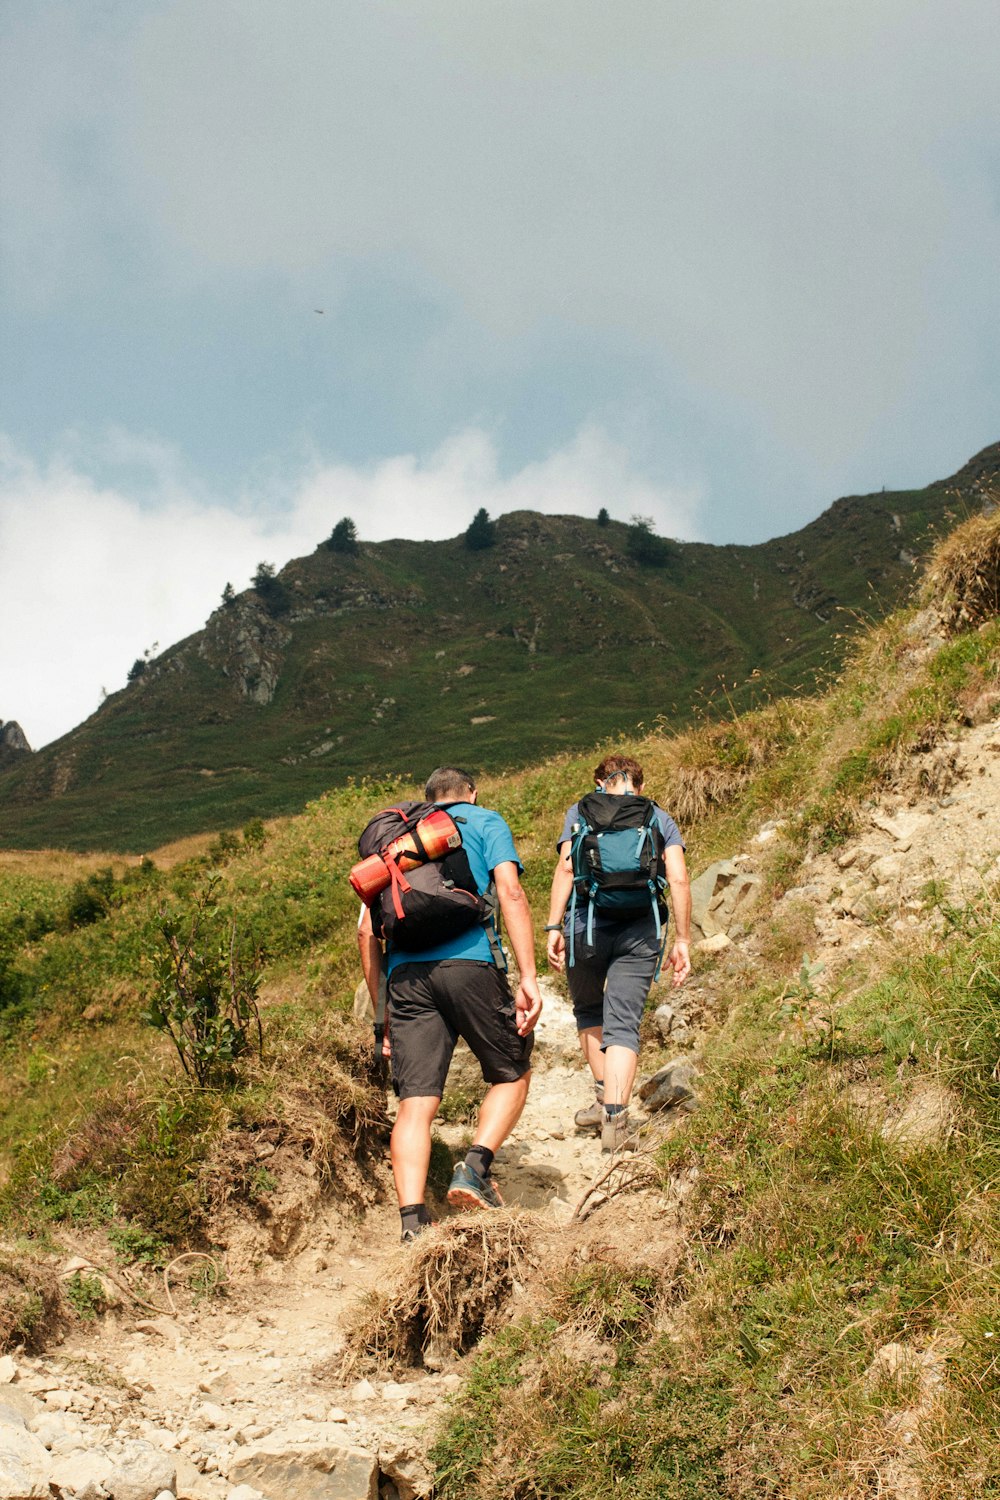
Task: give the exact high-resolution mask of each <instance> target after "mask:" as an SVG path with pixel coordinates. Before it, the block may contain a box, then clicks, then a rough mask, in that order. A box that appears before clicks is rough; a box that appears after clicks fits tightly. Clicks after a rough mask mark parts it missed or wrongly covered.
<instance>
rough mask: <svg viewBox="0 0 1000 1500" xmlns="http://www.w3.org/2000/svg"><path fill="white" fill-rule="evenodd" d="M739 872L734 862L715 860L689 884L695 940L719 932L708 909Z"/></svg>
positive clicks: (717, 925) (716, 923) (730, 860)
mask: <svg viewBox="0 0 1000 1500" xmlns="http://www.w3.org/2000/svg"><path fill="white" fill-rule="evenodd" d="M738 874H739V870H738V869H737V867H736V862H735V860H732V859H717V860H716V861H715V863H714V864H713V865H709V867H708V869H707V870H703V871H702V873H701V874H700V875H699V876H698V878H697V880H692V882H691V926H692V928H693V929H695V931H694V932H693V936H694V937H696V938H706V937H711V936H712V935H713V934H714V933H716V932H718V931H719V930H720V928H719V924H718V922H716V921H715V919H714V918H713V917H712V916H711V915H710V913H709V908H710V907H711V905H712V902H713V901H714V900H715V898H716V897H717V896H718V895H719V894H720V893H721V892H722V891H724V890H725V888H726V886H727V885H728V884H729V882H730V881H732V880H735V879H736V877H737V875H738Z"/></svg>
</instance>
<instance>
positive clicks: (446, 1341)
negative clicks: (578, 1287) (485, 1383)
mask: <svg viewBox="0 0 1000 1500" xmlns="http://www.w3.org/2000/svg"><path fill="white" fill-rule="evenodd" d="M532 1227H533V1221H532V1219H531V1218H530V1216H529V1215H527V1214H523V1213H515V1212H501V1213H490V1214H488V1215H486V1214H480V1215H477V1216H474V1217H468V1216H463V1217H460V1218H455V1219H451V1220H449V1221H448V1223H446V1224H441V1225H439V1226H438V1227H437V1228H436V1229H434V1230H430V1231H428V1232H427V1233H425V1234H424V1235H422V1236H421V1238H420V1240H419V1241H418V1242H417V1244H416V1245H415V1246H412V1247H409V1248H408V1249H407V1252H406V1259H405V1261H404V1263H403V1264H402V1265H401V1266H400V1269H399V1271H398V1273H397V1274H396V1276H395V1278H394V1279H392V1280H390V1282H389V1284H388V1285H387V1286H386V1287H385V1289H384V1290H383V1291H380V1292H375V1293H372V1294H371V1296H370V1297H369V1299H368V1300H367V1301H366V1302H365V1303H363V1304H362V1305H361V1307H360V1309H359V1311H358V1314H357V1317H356V1321H355V1323H354V1325H353V1327H352V1328H350V1329H349V1331H348V1336H347V1344H346V1348H345V1350H344V1353H343V1354H342V1355H341V1356H340V1357H339V1360H338V1368H337V1371H336V1375H337V1378H338V1379H344V1378H345V1377H346V1376H347V1375H349V1374H350V1373H351V1371H353V1370H354V1369H356V1368H357V1367H358V1366H360V1365H368V1366H371V1365H374V1366H376V1367H377V1368H379V1369H388V1368H390V1367H393V1366H401V1365H402V1366H416V1365H419V1364H421V1363H422V1360H423V1356H424V1354H425V1353H426V1352H427V1351H428V1350H429V1349H431V1348H432V1346H433V1348H434V1349H435V1350H436V1351H441V1352H444V1351H447V1352H450V1353H451V1354H453V1355H459V1354H464V1353H466V1352H467V1351H468V1350H469V1349H471V1348H472V1347H473V1345H475V1344H476V1343H477V1342H478V1341H479V1339H480V1338H482V1336H483V1335H484V1334H485V1333H489V1332H490V1331H491V1330H492V1329H493V1328H495V1327H497V1326H498V1325H499V1323H500V1322H501V1321H502V1320H503V1315H504V1311H505V1309H506V1307H507V1304H508V1302H509V1301H510V1299H511V1297H512V1296H513V1294H514V1292H515V1290H516V1287H517V1283H519V1282H520V1280H521V1278H522V1276H523V1275H524V1272H525V1268H526V1266H527V1262H528V1255H529V1248H530V1243H531V1238H532ZM331 1373H333V1372H331Z"/></svg>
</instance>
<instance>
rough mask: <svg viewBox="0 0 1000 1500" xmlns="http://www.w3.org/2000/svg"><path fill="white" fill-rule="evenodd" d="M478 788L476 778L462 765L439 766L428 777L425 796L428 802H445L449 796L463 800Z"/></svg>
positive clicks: (455, 799) (458, 800)
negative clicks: (464, 769) (463, 768)
mask: <svg viewBox="0 0 1000 1500" xmlns="http://www.w3.org/2000/svg"><path fill="white" fill-rule="evenodd" d="M475 790H476V778H475V777H474V776H473V774H472V772H471V771H463V770H462V768H461V766H438V767H437V768H436V770H433V771H432V772H431V774H430V775H429V776H428V778H427V785H426V786H425V787H424V796H425V797H426V798H427V801H428V802H445V801H447V800H448V799H449V798H450V799H452V800H454V801H456V802H462V801H464V799H465V797H466V796H467V795H468V793H470V792H474V791H475Z"/></svg>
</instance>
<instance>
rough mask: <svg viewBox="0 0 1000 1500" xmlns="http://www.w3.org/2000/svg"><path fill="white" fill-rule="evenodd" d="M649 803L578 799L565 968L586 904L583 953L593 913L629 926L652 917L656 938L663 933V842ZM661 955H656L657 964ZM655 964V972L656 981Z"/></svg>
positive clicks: (590, 940) (630, 798)
mask: <svg viewBox="0 0 1000 1500" xmlns="http://www.w3.org/2000/svg"><path fill="white" fill-rule="evenodd" d="M656 814H657V806H656V803H655V802H651V801H650V799H649V798H648V797H637V796H634V795H632V794H628V795H626V796H624V797H613V796H611V795H610V794H609V793H607V792H588V794H587V796H585V797H581V798H580V803H579V807H578V809H577V822H576V823H574V825H573V842H572V845H571V849H570V860H571V862H572V866H573V895H572V897H571V899H570V907H569V962H570V964H572V963H574V962H575V958H576V952H575V941H574V938H575V931H576V914H577V910H578V908H579V906H580V903H581V902H583V901H586V903H587V947H588V948H592V947H593V945H594V913H595V911H599V912H602V913H604V914H605V915H606V916H609V917H611V918H618V919H620V920H621V921H626V922H627V921H634V920H635V918H636V917H638V916H641V915H642V914H643V912H647V911H652V913H653V917H654V920H655V923H656V936H657V938H658V939H660V938H663V937H665V933H666V916H667V901H666V888H667V876H666V864H665V861H664V848H665V844H664V839H663V832H662V830H661V828H660V825H659V822H658V820H657V817H656ZM662 959H663V952H662V948H661V951H660V961H661V962H662ZM659 973H660V964H659V963H658V964H657V966H656V976H654V977H659Z"/></svg>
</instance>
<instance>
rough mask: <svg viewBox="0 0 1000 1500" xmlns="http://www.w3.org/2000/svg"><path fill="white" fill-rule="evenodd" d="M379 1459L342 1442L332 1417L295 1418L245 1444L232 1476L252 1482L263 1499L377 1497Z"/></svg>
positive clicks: (364, 1499) (239, 1481)
mask: <svg viewBox="0 0 1000 1500" xmlns="http://www.w3.org/2000/svg"><path fill="white" fill-rule="evenodd" d="M378 1473H379V1468H378V1460H377V1459H376V1457H375V1455H374V1454H373V1453H368V1452H366V1450H365V1449H363V1448H351V1447H348V1446H347V1445H346V1444H345V1443H344V1437H343V1428H338V1427H337V1426H336V1424H335V1423H332V1422H306V1421H302V1422H295V1423H293V1424H292V1425H291V1426H289V1427H283V1428H280V1429H278V1430H277V1431H275V1432H272V1433H271V1434H270V1436H269V1437H267V1438H264V1439H262V1440H261V1441H260V1442H257V1443H252V1444H250V1445H249V1446H248V1447H247V1448H246V1449H245V1450H242V1451H241V1452H240V1453H239V1454H238V1455H237V1456H236V1458H235V1459H234V1460H233V1462H232V1463H231V1464H230V1466H229V1482H230V1484H233V1485H239V1484H248V1485H253V1486H254V1487H255V1488H256V1489H258V1490H260V1492H261V1494H262V1495H264V1496H265V1500H378Z"/></svg>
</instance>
